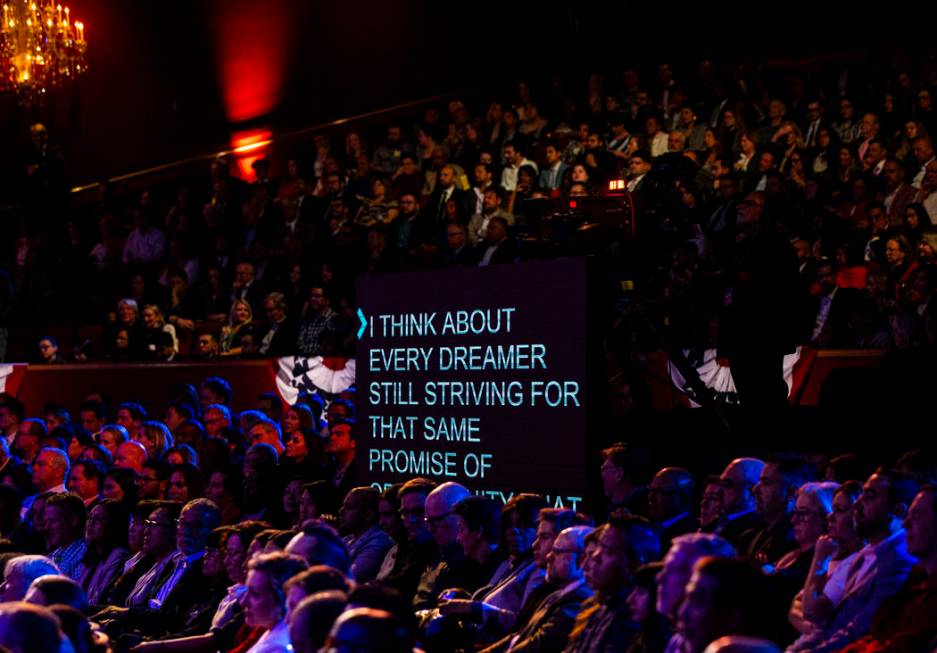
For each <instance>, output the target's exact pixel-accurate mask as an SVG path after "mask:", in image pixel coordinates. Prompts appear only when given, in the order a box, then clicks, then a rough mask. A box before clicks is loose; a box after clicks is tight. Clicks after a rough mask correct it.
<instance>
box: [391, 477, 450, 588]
mask: <svg viewBox="0 0 937 653" xmlns="http://www.w3.org/2000/svg"><path fill="white" fill-rule="evenodd" d="M435 487H436V483H434V482H433V481H431V480H429V479H427V478H414V479H410V480H409V481H407V482H406V483H404V484H403V486H401V488H400V491H399V492H398V493H397V500H398V501H399V503H400V509H399V514H400V521H401V523H402V525H403V529H404V531H405V532H406V537H405V538H404V539H403V540H402V541H401V542H399V544H398V545H397V554H396V557H395V559H394V566H393V568H392V569H391V571H390V573H389V574H388V575H387V576H386V577H385V578H384V583H385V584H386V585H388V586H389V587H392V588H393V589H395V590H397V591H398V592H400V593H401V594H403V595H404V597H406V598H407V600H411V601H412V599H413V596H414V594H416V589H417V586H418V585H419V582H420V576H421V575H422V574H423V572H424V571H425V570H426V568H427V567H428V566H429V565H430V564H431V563H432V562H433V561H434V560H435V558H436V556H437V548H436V542H435V541H434V540H433V536H432V534H431V533H430V531H429V528H428V527H427V524H426V521H425V519H424V516H425V514H426V508H425V503H426V497H427V496H428V495H429V493H430V492H432V491H433V489H435Z"/></svg>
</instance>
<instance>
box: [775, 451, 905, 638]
mask: <svg viewBox="0 0 937 653" xmlns="http://www.w3.org/2000/svg"><path fill="white" fill-rule="evenodd" d="M917 491H918V484H917V483H916V482H915V481H914V480H912V479H911V478H909V477H907V476H905V475H903V474H901V473H899V472H896V471H894V470H890V469H885V468H879V469H878V470H877V471H876V472H875V473H874V474H872V476H871V477H869V480H868V481H866V482H865V484H864V485H863V486H862V494H861V495H860V496H859V498H858V499H857V500H856V508H855V510H856V516H855V520H856V530H857V531H858V533H859V535H861V536H862V537H863V538H865V540H866V541H867V542H868V544H866V545H865V547H863V548H862V549H861V550H860V551H859V554H858V555H857V556H856V559H855V561H854V562H853V563H852V565H851V568H850V570H849V576H848V577H847V579H846V585H845V591H844V594H843V600H842V602H841V603H840V604H839V605H838V606H837V607H836V609H835V611H834V612H833V614H832V616H831V618H830V620H829V622H828V623H827V625H826V627H824V628H822V629H819V630H817V631H816V633H815V635H814V636H813V637H805V638H801V639H800V640H798V642H797V645H796V648H795V647H793V646H792V647H791V648H789V649H788V651H789V652H790V653H794V652H795V651H811V652H812V653H825V652H826V651H839V650H840V649H842V648H843V647H844V646H846V645H847V644H849V643H850V642H852V641H855V640H856V639H858V638H859V637H862V636H863V635H865V634H867V633H868V632H869V630H870V628H871V626H872V617H873V616H874V615H875V613H876V611H877V610H878V609H879V607H880V606H881V605H882V603H883V602H884V601H885V599H887V598H889V597H890V596H893V595H894V594H895V593H896V592H897V591H898V590H899V589H900V588H901V586H902V585H903V584H904V582H905V580H906V579H907V578H908V574H909V573H910V572H911V568H912V566H913V565H914V563H915V559H914V557H912V555H911V554H910V553H909V552H908V545H907V542H906V540H905V530H904V528H903V526H902V519H904V517H905V516H906V515H907V512H908V506H910V505H911V502H912V501H913V500H914V496H915V494H917Z"/></svg>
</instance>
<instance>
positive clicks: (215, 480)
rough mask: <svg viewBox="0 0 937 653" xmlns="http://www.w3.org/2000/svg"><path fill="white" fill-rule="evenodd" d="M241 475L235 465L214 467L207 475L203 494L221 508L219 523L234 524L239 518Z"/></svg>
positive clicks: (240, 511)
mask: <svg viewBox="0 0 937 653" xmlns="http://www.w3.org/2000/svg"><path fill="white" fill-rule="evenodd" d="M242 487H243V477H242V474H241V470H240V469H238V468H237V467H225V468H221V469H216V470H215V471H213V472H211V475H210V476H209V477H208V484H207V485H206V486H205V496H206V497H208V498H209V499H211V500H212V501H213V502H214V504H215V505H216V506H218V508H219V510H221V523H222V524H224V525H229V524H236V523H237V522H239V521H240V520H241V513H242V512H243V509H242V507H241V502H242V498H241V488H242Z"/></svg>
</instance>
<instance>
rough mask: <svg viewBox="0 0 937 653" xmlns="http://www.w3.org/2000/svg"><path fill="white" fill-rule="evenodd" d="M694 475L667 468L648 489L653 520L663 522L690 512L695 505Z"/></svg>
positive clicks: (678, 468) (655, 478) (683, 470)
mask: <svg viewBox="0 0 937 653" xmlns="http://www.w3.org/2000/svg"><path fill="white" fill-rule="evenodd" d="M693 489H694V482H693V475H692V474H690V472H688V471H687V470H685V469H682V468H680V467H665V468H664V469H662V470H660V471H659V472H657V474H655V475H654V479H653V480H652V481H651V485H650V487H648V495H647V501H648V509H649V514H650V517H651V519H652V520H654V521H656V522H663V521H667V520H669V519H673V518H674V517H678V516H679V515H682V514H684V513H688V512H690V509H691V507H692V505H693Z"/></svg>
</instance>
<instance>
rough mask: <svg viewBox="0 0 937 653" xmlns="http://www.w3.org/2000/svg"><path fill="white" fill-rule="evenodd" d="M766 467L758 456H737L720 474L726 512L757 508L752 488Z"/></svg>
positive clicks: (723, 507) (723, 505)
mask: <svg viewBox="0 0 937 653" xmlns="http://www.w3.org/2000/svg"><path fill="white" fill-rule="evenodd" d="M764 467H765V464H764V462H762V461H761V460H759V459H757V458H736V459H735V460H733V461H732V462H731V463H729V464H728V465H727V466H726V468H725V471H723V472H722V474H721V475H720V476H719V484H720V485H721V487H722V509H723V511H724V512H725V514H727V515H733V514H736V513H739V512H745V511H748V510H754V509H755V497H754V495H753V494H752V488H753V487H754V486H755V483H757V482H758V477H759V476H761V470H763V469H764Z"/></svg>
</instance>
